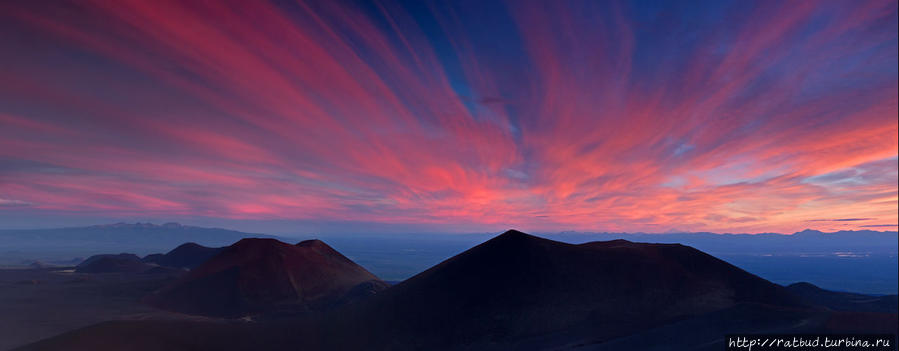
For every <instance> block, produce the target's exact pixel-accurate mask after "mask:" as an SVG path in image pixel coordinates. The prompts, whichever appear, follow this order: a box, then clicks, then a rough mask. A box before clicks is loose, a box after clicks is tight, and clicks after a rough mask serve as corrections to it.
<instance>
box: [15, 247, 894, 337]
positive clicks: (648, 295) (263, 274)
mask: <svg viewBox="0 0 899 351" xmlns="http://www.w3.org/2000/svg"><path fill="white" fill-rule="evenodd" d="M357 267H358V266H356V265H355V264H354V263H353V262H352V261H350V260H348V259H346V257H344V256H343V255H341V254H340V253H338V252H336V251H334V250H333V249H331V248H330V247H329V246H327V245H326V244H324V243H323V242H320V241H305V242H301V243H300V244H298V245H289V244H285V243H281V242H277V241H274V240H266V239H249V240H242V241H240V242H238V243H236V244H234V245H232V246H230V247H229V248H227V249H225V250H223V251H221V252H219V253H217V254H216V255H215V256H213V257H212V258H210V259H209V260H208V261H206V262H204V263H203V264H201V265H200V266H198V267H197V268H196V269H195V270H193V271H191V273H189V274H187V275H185V276H184V277H183V278H182V279H180V280H178V281H177V282H175V283H173V284H172V285H170V286H169V287H167V288H163V290H161V291H159V292H157V293H155V294H154V295H152V296H153V297H154V298H159V299H162V300H167V299H169V298H174V299H175V301H179V304H182V306H181V308H185V307H186V308H190V307H191V306H194V307H196V306H204V305H209V306H212V307H215V308H217V309H221V308H226V309H227V308H230V307H240V306H244V305H245V303H246V302H248V301H246V300H243V299H245V298H247V297H253V301H255V302H254V303H258V302H268V303H275V306H276V305H277V301H282V300H284V299H288V300H292V301H312V300H310V298H312V299H314V298H316V297H321V296H339V295H341V294H345V293H347V292H350V291H352V290H354V289H351V287H352V286H354V285H356V284H358V283H360V282H363V281H365V280H367V279H369V278H373V276H371V275H370V273H368V272H366V271H365V270H364V269H361V267H358V268H357ZM784 269H788V267H785V268H784ZM375 279H376V278H375ZM375 292H376V293H375V294H374V295H373V296H370V297H368V298H364V297H363V298H360V299H358V300H357V301H355V302H352V303H347V304H343V305H341V306H340V307H337V308H336V309H333V310H329V311H322V312H318V313H306V314H301V315H297V316H293V317H289V318H286V319H283V318H282V319H276V320H262V321H259V322H250V323H222V322H221V321H206V322H203V321H194V322H190V321H173V320H142V321H117V322H106V323H101V324H97V325H94V326H91V327H87V328H83V329H79V330H75V331H72V332H68V333H65V334H63V335H60V336H58V337H55V338H51V339H47V340H44V341H41V342H38V343H35V344H32V345H29V346H26V347H24V348H22V349H23V350H57V349H65V350H94V349H129V350H162V349H165V350H187V349H209V350H256V349H267V350H293V349H298V348H300V349H304V350H462V349H464V350H544V349H553V350H620V349H628V350H644V349H645V350H661V349H664V350H720V349H723V348H724V340H723V335H725V334H730V333H774V334H777V333H858V332H864V333H895V331H896V328H897V315H896V312H897V311H896V302H895V301H896V297H895V295H893V296H887V297H871V296H866V295H860V294H849V293H837V292H832V291H827V290H823V289H820V288H817V287H815V286H814V285H811V284H806V283H800V284H794V285H791V286H789V287H784V286H780V285H777V284H773V283H771V282H769V281H767V280H765V279H762V278H760V277H758V276H755V275H753V274H750V273H748V272H746V271H743V270H742V269H740V268H737V267H735V266H733V265H731V264H729V263H727V262H724V261H722V260H719V259H717V258H715V257H713V256H711V255H708V254H706V253H704V252H702V251H699V250H697V249H694V248H692V247H689V246H684V245H680V244H646V243H634V242H630V241H626V240H611V241H603V242H589V243H583V244H569V243H563V242H559V241H554V240H549V239H544V238H540V237H536V236H532V235H528V234H525V233H521V232H518V231H508V232H506V233H504V234H502V235H499V236H497V237H495V238H493V239H491V240H488V241H486V242H484V243H482V244H480V245H477V246H475V247H473V248H471V249H469V250H466V251H465V252H462V253H460V254H458V255H456V256H454V257H452V258H450V259H447V260H445V261H443V262H441V263H440V264H438V265H436V266H434V267H432V268H430V269H427V270H425V271H424V272H422V273H420V274H418V275H416V276H414V277H412V278H410V279H408V280H406V281H404V282H402V283H400V284H398V285H395V286H392V287H389V288H386V290H383V291H380V292H377V291H375ZM282 293H283V294H282ZM231 295H236V296H241V297H242V298H241V299H238V300H233V301H232V300H228V299H227V297H228V296H231ZM222 297H224V298H225V299H224V300H222ZM272 298H275V299H274V300H273V299H272ZM207 300H208V301H207ZM210 301H211V302H213V303H207V302H210ZM269 306H272V305H271V304H269ZM190 312H191V313H200V314H206V315H209V313H205V312H204V311H190ZM216 314H218V313H217V312H216ZM226 315H231V316H235V317H236V316H240V315H242V313H231V312H228V313H226Z"/></svg>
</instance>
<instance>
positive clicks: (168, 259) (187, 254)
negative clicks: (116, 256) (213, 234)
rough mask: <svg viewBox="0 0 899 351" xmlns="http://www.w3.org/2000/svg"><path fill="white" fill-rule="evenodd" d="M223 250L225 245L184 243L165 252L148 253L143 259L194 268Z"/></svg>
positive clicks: (161, 263) (160, 263)
mask: <svg viewBox="0 0 899 351" xmlns="http://www.w3.org/2000/svg"><path fill="white" fill-rule="evenodd" d="M222 250H224V247H206V246H203V245H200V244H197V243H184V244H181V245H179V246H178V247H176V248H174V249H172V250H171V251H169V252H168V253H165V254H152V255H147V256H146V257H144V258H143V261H144V262H149V263H155V264H158V265H160V266H166V267H175V268H194V267H197V266H199V265H200V264H202V263H203V262H206V260H208V259H209V258H211V257H212V256H215V255H216V254H217V253H219V252H221V251H222Z"/></svg>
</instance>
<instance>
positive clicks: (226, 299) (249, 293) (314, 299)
mask: <svg viewBox="0 0 899 351" xmlns="http://www.w3.org/2000/svg"><path fill="white" fill-rule="evenodd" d="M372 282H374V283H372ZM379 283H380V284H379ZM372 284H374V285H376V286H381V287H386V284H383V283H381V282H380V280H379V279H378V278H377V277H375V276H374V275H373V274H371V273H369V272H368V271H366V270H365V269H364V268H362V267H361V266H359V265H357V264H355V263H353V261H351V260H349V259H348V258H346V257H345V256H343V255H341V254H340V253H339V252H337V251H335V250H334V249H332V248H331V247H330V246H328V245H327V244H325V243H323V242H321V241H319V240H308V241H304V242H301V243H299V244H297V245H290V244H285V243H283V242H280V241H278V240H275V239H243V240H240V241H238V242H237V243H235V244H233V245H231V246H229V247H227V248H225V249H224V250H222V251H221V252H219V253H218V254H217V255H215V256H213V257H212V258H210V259H208V260H207V261H206V262H204V263H203V264H201V265H200V266H198V267H196V268H195V269H193V270H192V271H190V272H189V273H188V274H186V275H185V276H184V277H183V278H181V279H180V280H178V281H177V282H175V283H173V284H171V285H169V286H167V287H165V288H163V289H161V290H160V291H158V292H155V293H153V294H151V295H149V296H148V297H147V298H146V301H147V302H148V303H149V304H151V305H153V306H156V307H159V308H162V309H166V310H171V311H177V312H182V313H188V314H197V315H205V316H214V317H240V316H244V315H249V314H255V313H262V312H271V311H273V310H276V309H281V308H288V309H316V308H318V307H322V306H327V305H331V304H335V303H338V302H340V301H341V299H344V298H347V295H348V294H351V293H352V292H354V290H353V289H354V288H356V287H357V286H360V285H362V286H370V285H372Z"/></svg>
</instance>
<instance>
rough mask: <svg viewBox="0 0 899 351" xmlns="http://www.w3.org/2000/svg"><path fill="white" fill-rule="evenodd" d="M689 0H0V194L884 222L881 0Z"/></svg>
mask: <svg viewBox="0 0 899 351" xmlns="http://www.w3.org/2000/svg"><path fill="white" fill-rule="evenodd" d="M686 5H687V4H659V5H652V6H647V7H645V8H643V7H640V8H638V7H635V6H631V5H629V3H611V2H609V3H594V2H583V3H582V2H565V3H538V2H533V3H532V2H508V3H493V2H483V3H479V4H459V3H454V2H448V3H445V2H436V3H422V4H406V3H391V2H388V3H382V4H378V5H364V4H355V3H331V2H326V3H319V2H310V3H306V2H302V1H301V2H297V3H281V2H279V3H277V4H275V3H268V2H237V1H234V2H232V1H221V2H207V3H195V2H184V1H158V2H145V1H116V2H109V1H79V2H66V1H62V2H59V3H55V4H53V5H52V6H51V5H50V4H47V3H43V4H41V3H37V4H15V6H14V5H13V4H3V5H0V7H2V8H0V9H2V11H0V13H3V15H0V18H2V19H3V21H2V22H3V24H2V25H0V26H2V30H3V32H5V33H16V35H15V36H6V37H4V38H3V39H0V47H2V48H3V50H2V51H3V52H4V54H2V56H0V62H2V66H0V74H2V75H3V76H4V77H5V82H4V83H3V84H2V85H0V102H2V104H0V106H2V107H0V124H2V125H3V128H2V129H0V194H3V195H4V196H8V197H9V198H15V199H23V201H27V202H29V203H33V204H37V205H33V206H30V208H29V211H34V212H32V213H33V214H35V215H42V214H43V215H45V216H47V217H49V218H52V217H53V216H55V215H59V214H61V213H63V214H74V215H78V216H95V215H99V214H103V215H105V216H109V215H121V216H129V215H135V214H148V215H153V216H159V217H167V218H191V217H195V216H204V217H219V218H226V219H253V220H258V219H271V220H281V219H300V220H304V219H305V220H330V221H341V220H343V221H370V222H384V223H406V224H408V223H412V224H423V225H433V226H443V227H451V226H452V225H454V224H465V225H466V227H467V228H470V227H471V226H472V225H473V226H475V227H479V228H484V229H490V230H493V229H501V228H504V227H508V226H515V227H518V228H523V229H531V230H534V229H536V230H565V229H585V230H613V231H619V230H621V231H666V230H672V229H680V230H694V231H732V232H735V231H741V232H746V231H783V232H789V231H795V230H799V229H802V227H803V226H805V225H807V224H808V223H809V221H812V220H814V219H820V218H833V216H835V215H836V216H840V218H843V217H845V218H847V219H858V220H856V221H851V223H850V222H846V221H840V220H834V223H828V222H816V224H815V226H816V228H819V229H823V230H828V229H845V228H846V227H845V224H851V225H853V226H857V227H859V228H861V227H865V226H870V225H873V224H871V223H869V221H874V220H873V219H871V220H869V219H870V218H876V219H877V220H876V221H877V222H880V223H883V222H884V221H886V222H897V214H896V209H897V185H896V183H897V159H896V156H897V147H899V146H897V129H899V128H897V122H896V118H895V116H896V115H897V98H896V96H897V71H896V51H897V35H896V30H895V28H896V13H897V10H896V4H895V2H891V1H845V2H840V1H834V2H828V3H811V2H806V3H781V2H759V3H752V4H749V3H743V2H732V3H722V2H710V3H709V4H707V5H709V6H706V7H703V6H698V5H696V6H686ZM700 8H703V10H699V9H700ZM862 219H864V220H862ZM835 222H842V223H835Z"/></svg>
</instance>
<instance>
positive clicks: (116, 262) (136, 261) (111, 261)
mask: <svg viewBox="0 0 899 351" xmlns="http://www.w3.org/2000/svg"><path fill="white" fill-rule="evenodd" d="M150 268H153V266H152V265H149V264H146V263H144V262H142V261H141V259H140V257H137V255H135V254H130V253H121V254H118V255H94V256H91V257H89V258H88V259H87V260H85V261H84V262H82V263H81V264H79V265H78V266H75V272H78V273H139V272H143V271H146V270H149V269H150Z"/></svg>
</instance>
